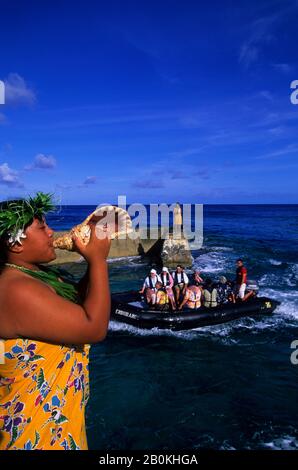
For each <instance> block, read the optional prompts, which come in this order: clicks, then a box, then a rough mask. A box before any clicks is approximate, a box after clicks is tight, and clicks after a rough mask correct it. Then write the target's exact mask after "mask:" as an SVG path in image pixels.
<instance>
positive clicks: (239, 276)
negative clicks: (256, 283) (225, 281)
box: [235, 259, 247, 300]
mask: <svg viewBox="0 0 298 470" xmlns="http://www.w3.org/2000/svg"><path fill="white" fill-rule="evenodd" d="M236 265H237V269H236V286H235V294H236V296H237V297H238V298H239V299H241V300H243V299H244V296H245V290H246V284H247V269H246V267H245V266H244V264H243V261H242V259H238V260H237V262H236Z"/></svg>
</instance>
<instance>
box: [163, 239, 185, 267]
mask: <svg viewBox="0 0 298 470" xmlns="http://www.w3.org/2000/svg"><path fill="white" fill-rule="evenodd" d="M161 259H162V262H163V265H164V266H167V267H176V266H177V264H181V265H182V266H184V267H189V266H191V265H192V262H193V258H192V256H191V251H190V247H189V243H188V241H187V240H186V238H184V237H182V238H179V239H175V238H174V237H173V235H169V238H168V239H166V240H164V243H163V247H162V250H161Z"/></svg>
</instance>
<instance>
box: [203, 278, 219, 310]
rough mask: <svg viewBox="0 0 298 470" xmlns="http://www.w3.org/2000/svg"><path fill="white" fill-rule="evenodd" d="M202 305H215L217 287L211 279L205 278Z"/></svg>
mask: <svg viewBox="0 0 298 470" xmlns="http://www.w3.org/2000/svg"><path fill="white" fill-rule="evenodd" d="M203 299H204V307H207V308H214V307H217V289H216V287H215V285H214V284H213V282H212V280H211V279H209V278H208V279H206V281H205V284H204V289H203Z"/></svg>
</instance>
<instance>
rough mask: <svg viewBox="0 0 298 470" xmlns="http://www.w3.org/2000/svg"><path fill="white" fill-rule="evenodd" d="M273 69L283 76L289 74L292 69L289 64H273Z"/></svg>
mask: <svg viewBox="0 0 298 470" xmlns="http://www.w3.org/2000/svg"><path fill="white" fill-rule="evenodd" d="M273 67H274V68H275V69H277V70H279V71H280V72H282V73H284V74H287V73H290V72H291V71H292V69H293V67H292V66H291V65H289V64H273Z"/></svg>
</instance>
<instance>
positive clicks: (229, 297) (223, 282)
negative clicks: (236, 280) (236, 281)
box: [216, 276, 235, 305]
mask: <svg viewBox="0 0 298 470" xmlns="http://www.w3.org/2000/svg"><path fill="white" fill-rule="evenodd" d="M216 288H217V300H218V303H219V304H220V305H223V304H227V303H229V302H232V303H235V294H234V292H233V287H232V285H231V282H230V281H228V280H227V278H226V277H225V276H220V278H219V282H218V284H217V287H216Z"/></svg>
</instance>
